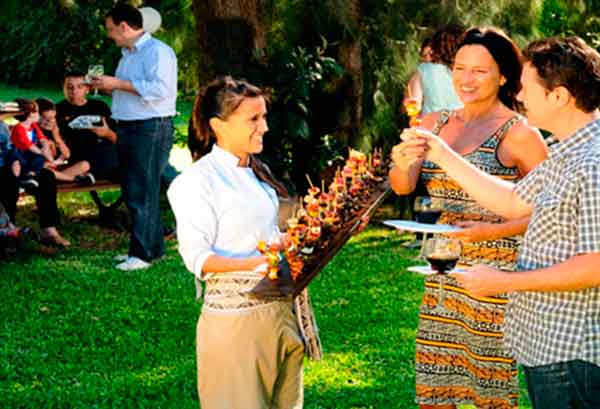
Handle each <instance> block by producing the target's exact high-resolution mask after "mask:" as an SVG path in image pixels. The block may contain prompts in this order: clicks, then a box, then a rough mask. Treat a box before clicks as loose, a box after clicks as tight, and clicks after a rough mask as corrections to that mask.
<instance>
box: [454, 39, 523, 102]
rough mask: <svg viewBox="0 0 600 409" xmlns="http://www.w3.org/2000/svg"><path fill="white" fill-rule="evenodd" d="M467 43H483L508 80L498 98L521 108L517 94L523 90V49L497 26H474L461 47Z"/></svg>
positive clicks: (500, 90) (501, 88) (502, 86)
mask: <svg viewBox="0 0 600 409" xmlns="http://www.w3.org/2000/svg"><path fill="white" fill-rule="evenodd" d="M466 45H481V46H483V47H485V48H486V49H487V50H488V52H489V53H490V54H491V56H492V58H493V59H494V61H495V62H496V64H498V68H499V69H500V74H502V76H504V78H505V79H506V82H505V83H504V84H503V85H501V86H500V89H499V91H498V98H499V99H500V101H502V103H503V104H504V105H506V106H507V107H509V108H511V109H515V110H520V107H521V104H520V103H519V102H518V101H517V94H518V93H519V91H520V90H521V71H522V69H523V64H522V63H521V60H522V56H521V51H520V50H519V48H518V47H517V46H516V45H515V43H514V41H512V40H511V39H510V38H509V37H508V36H507V35H506V34H505V33H504V32H503V31H502V30H500V29H498V28H495V27H481V28H472V29H470V30H469V31H467V33H466V34H465V36H464V38H463V41H462V43H461V44H460V47H459V49H460V48H462V47H464V46H466Z"/></svg>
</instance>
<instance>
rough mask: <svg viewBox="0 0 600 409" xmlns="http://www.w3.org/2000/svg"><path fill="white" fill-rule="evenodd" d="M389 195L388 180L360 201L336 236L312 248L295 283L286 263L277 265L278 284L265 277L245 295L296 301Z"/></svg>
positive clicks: (276, 281)
mask: <svg viewBox="0 0 600 409" xmlns="http://www.w3.org/2000/svg"><path fill="white" fill-rule="evenodd" d="M389 192H390V185H389V182H388V181H387V180H386V181H384V182H382V183H381V184H379V185H378V186H377V187H375V188H374V189H373V192H372V193H371V195H370V196H369V197H368V198H367V199H366V200H364V201H361V203H360V204H361V209H360V210H359V211H357V212H356V213H355V214H354V216H353V217H352V218H351V219H349V220H346V221H345V222H344V223H343V224H342V227H341V228H340V230H339V231H338V232H337V233H335V234H334V235H333V236H331V237H330V238H328V239H327V240H325V242H322V243H319V244H320V246H321V247H315V250H314V253H313V254H312V255H311V256H310V257H309V258H308V260H306V261H305V264H304V268H303V269H302V274H301V275H300V277H298V278H297V280H295V281H294V280H292V278H291V276H290V272H289V268H288V266H287V262H284V263H282V264H281V265H280V270H279V278H278V279H277V280H271V279H269V278H268V277H265V278H263V279H262V280H261V281H260V282H259V283H258V284H257V285H256V286H255V287H254V288H253V289H252V290H250V291H249V292H248V294H249V295H251V296H254V297H256V298H272V297H286V296H294V297H295V296H296V295H298V294H300V292H301V291H302V290H303V289H304V288H306V286H308V285H309V284H310V282H311V281H312V280H313V279H314V278H315V277H316V276H317V275H318V274H319V273H320V272H321V270H323V268H325V266H326V265H327V263H329V261H331V259H332V258H333V257H334V256H335V255H336V254H337V252H338V251H340V249H341V248H342V247H343V246H344V244H346V242H347V241H348V240H349V239H350V237H351V236H352V234H353V233H354V231H355V230H356V229H357V228H358V227H359V226H360V224H361V222H362V219H363V218H364V217H370V216H371V214H372V213H373V212H374V211H375V210H376V209H377V208H378V207H379V205H381V203H382V202H383V200H384V199H385V198H386V196H387V195H388V193H389Z"/></svg>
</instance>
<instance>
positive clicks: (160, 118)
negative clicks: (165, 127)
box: [113, 116, 173, 125]
mask: <svg viewBox="0 0 600 409" xmlns="http://www.w3.org/2000/svg"><path fill="white" fill-rule="evenodd" d="M171 119H173V117H172V116H157V117H155V118H148V119H113V121H115V124H117V125H135V124H143V123H144V122H150V121H157V122H165V121H170V120H171Z"/></svg>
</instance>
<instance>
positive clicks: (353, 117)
mask: <svg viewBox="0 0 600 409" xmlns="http://www.w3.org/2000/svg"><path fill="white" fill-rule="evenodd" d="M347 7H348V10H349V16H350V18H351V20H352V23H353V24H352V25H353V26H354V27H356V33H355V34H354V35H353V36H352V38H349V39H347V40H345V41H343V42H342V43H341V44H340V46H339V49H338V62H339V63H340V65H342V66H343V67H344V69H345V70H346V76H345V77H346V78H344V80H343V96H344V106H343V108H342V113H341V115H340V123H339V128H338V129H339V131H338V133H337V137H338V138H340V139H341V140H343V141H344V142H348V143H349V144H351V145H355V144H356V142H357V141H358V138H359V131H360V126H361V123H362V98H363V66H362V51H361V41H360V33H361V32H362V11H361V5H360V0H349V1H348V6H347Z"/></svg>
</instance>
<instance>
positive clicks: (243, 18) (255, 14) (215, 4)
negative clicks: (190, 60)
mask: <svg viewBox="0 0 600 409" xmlns="http://www.w3.org/2000/svg"><path fill="white" fill-rule="evenodd" d="M264 1H265V0H193V3H192V9H193V12H194V16H195V18H196V25H197V35H198V45H199V47H200V56H201V57H200V58H201V62H200V64H199V73H198V76H199V80H200V83H201V84H203V83H205V82H206V81H207V80H210V79H212V78H214V77H215V76H216V75H225V74H230V75H233V76H236V77H244V78H248V77H249V71H250V73H251V71H252V66H254V65H255V64H256V62H257V59H256V57H257V56H262V55H263V50H264V49H265V47H266V33H265V27H264V16H263V12H264Z"/></svg>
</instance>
